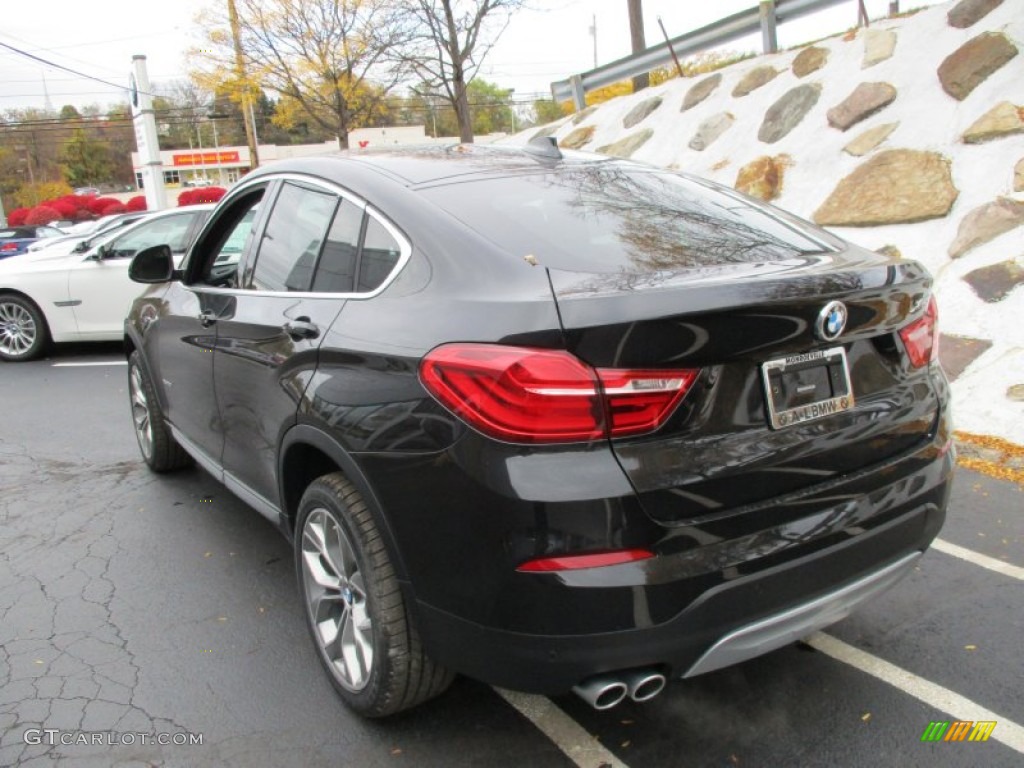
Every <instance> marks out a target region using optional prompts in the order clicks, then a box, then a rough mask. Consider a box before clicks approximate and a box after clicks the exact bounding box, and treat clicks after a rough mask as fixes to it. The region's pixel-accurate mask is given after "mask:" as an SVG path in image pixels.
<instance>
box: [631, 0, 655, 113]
mask: <svg viewBox="0 0 1024 768" xmlns="http://www.w3.org/2000/svg"><path fill="white" fill-rule="evenodd" d="M629 41H630V43H631V44H632V48H633V55H634V56H635V55H636V54H638V53H643V52H644V51H645V50H647V42H646V41H645V40H644V10H643V0H629ZM650 84H651V76H650V75H649V74H648V73H647V72H644V73H643V74H640V75H637V76H636V77H634V78H633V93H636V92H637V91H642V90H643V89H644V88H646V87H647V86H648V85H650Z"/></svg>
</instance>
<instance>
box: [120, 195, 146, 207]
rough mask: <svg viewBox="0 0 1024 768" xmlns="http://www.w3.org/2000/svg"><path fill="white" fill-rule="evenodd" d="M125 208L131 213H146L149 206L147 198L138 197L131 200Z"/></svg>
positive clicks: (143, 196)
mask: <svg viewBox="0 0 1024 768" xmlns="http://www.w3.org/2000/svg"><path fill="white" fill-rule="evenodd" d="M124 207H125V208H127V209H128V210H129V211H145V210H147V208H148V206H147V205H146V196H145V195H136V196H135V197H133V198H132V199H131V200H129V201H128V202H127V203H126V204H125V206H124Z"/></svg>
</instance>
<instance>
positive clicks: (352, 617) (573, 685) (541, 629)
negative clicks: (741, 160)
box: [125, 141, 954, 716]
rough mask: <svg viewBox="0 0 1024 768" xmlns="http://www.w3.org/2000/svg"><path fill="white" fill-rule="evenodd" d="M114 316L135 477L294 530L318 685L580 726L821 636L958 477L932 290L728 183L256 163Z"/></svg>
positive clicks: (593, 170) (890, 570)
mask: <svg viewBox="0 0 1024 768" xmlns="http://www.w3.org/2000/svg"><path fill="white" fill-rule="evenodd" d="M132 275H133V277H134V279H136V280H138V281H139V282H144V283H149V284H151V285H150V287H149V288H148V290H147V291H146V292H145V293H144V294H143V295H142V297H141V298H139V299H138V300H137V301H136V302H135V304H134V306H133V308H132V310H131V313H130V315H129V317H128V318H127V320H126V324H125V344H126V351H127V354H128V359H129V383H130V396H131V407H132V411H133V415H134V424H135V431H136V435H137V437H138V442H139V446H140V448H141V451H142V455H143V457H144V458H145V461H146V462H147V463H148V464H149V466H150V467H151V468H152V469H154V470H156V471H158V472H163V471H167V470H172V469H175V468H179V467H182V466H184V465H186V464H188V463H190V462H192V461H193V460H194V461H195V462H197V463H198V464H200V465H201V466H202V467H203V468H205V469H206V470H207V471H209V472H211V473H212V474H213V475H214V476H215V477H216V478H217V479H218V480H221V481H222V482H223V483H224V484H225V485H226V486H227V487H228V488H229V489H230V490H232V491H233V492H234V493H236V494H237V495H238V496H240V497H241V498H242V499H243V500H244V501H246V502H247V503H248V504H250V505H251V506H252V507H254V508H255V509H256V510H258V511H259V512H261V513H262V514H263V515H265V516H266V517H268V518H269V519H270V520H271V521H272V522H273V523H274V524H275V525H277V526H278V527H279V528H280V529H281V531H282V532H283V533H284V534H285V535H286V536H287V537H288V538H289V539H290V540H291V541H292V542H293V543H294V549H295V562H296V570H297V577H298V583H299V587H300V591H301V595H302V602H303V605H304V607H305V609H306V611H305V612H306V617H307V620H308V624H309V629H310V632H311V634H312V637H313V640H314V643H315V645H316V648H317V650H318V652H319V657H320V659H321V661H322V662H323V664H324V666H325V668H326V670H327V672H328V673H329V675H330V678H331V681H332V682H333V684H334V685H335V687H336V688H337V690H338V691H339V693H340V695H341V696H342V698H343V699H344V700H345V701H346V702H347V703H348V704H349V705H350V706H351V707H353V708H354V709H355V710H357V711H358V712H360V713H363V714H365V715H368V716H383V715H388V714H391V713H394V712H398V711H400V710H403V709H406V708H408V707H411V706H414V705H416V704H418V703H420V702H422V701H424V700H426V699H428V698H430V697H432V696H435V695H437V694H439V693H440V692H442V691H443V690H444V689H445V688H446V686H447V685H448V684H449V683H450V681H451V679H452V676H453V674H455V673H461V674H465V675H468V676H471V677H474V678H477V679H479V680H483V681H486V682H488V683H492V684H495V685H500V686H504V687H508V688H512V689H518V690H524V691H531V692H536V693H544V694H558V693H563V692H567V691H569V690H570V689H571V690H575V691H576V692H577V693H579V694H580V695H581V696H583V697H584V698H586V699H587V700H588V701H590V702H591V703H592V704H593V705H594V706H596V707H599V708H605V707H609V706H614V705H615V704H616V703H618V702H619V701H620V700H622V698H624V697H625V696H630V697H632V698H633V699H635V700H644V699H647V698H650V697H652V696H654V695H656V694H657V693H658V692H659V691H660V690H661V688H662V687H663V686H664V685H665V682H666V680H672V679H678V678H685V677H690V676H693V675H697V674H701V673H704V672H707V671H710V670H714V669H718V668H720V667H723V666H726V665H729V664H734V663H737V662H740V661H743V660H745V659H747V658H750V657H752V656H755V655H757V654H761V653H764V652H766V651H769V650H772V649H774V648H777V647H779V646H781V645H783V644H786V643H788V642H791V641H793V640H795V639H797V638H799V637H801V636H804V635H806V634H808V633H810V632H811V631H812V630H814V629H817V628H819V627H822V626H825V625H827V624H830V623H832V622H835V621H837V620H839V619H841V618H842V617H844V616H845V615H846V614H847V613H849V612H850V611H851V610H852V609H853V608H854V607H856V606H857V605H858V604H860V603H861V602H863V601H865V600H868V599H870V598H872V597H873V596H875V595H876V594H878V593H879V592H881V591H883V590H885V589H887V588H888V587H890V586H891V585H892V584H893V583H895V582H896V581H897V580H898V579H899V578H900V577H901V576H903V575H904V574H905V573H906V572H907V571H908V570H910V569H911V568H912V567H913V565H914V563H915V562H916V561H917V559H918V558H919V557H920V556H921V554H922V552H923V551H924V550H925V549H926V548H927V547H928V545H929V543H930V542H931V541H932V539H933V538H934V537H935V536H936V534H937V533H938V531H939V528H940V527H941V525H942V522H943V519H944V515H945V508H946V503H947V499H948V495H949V487H950V477H951V473H952V468H953V463H954V462H953V453H952V449H951V427H950V417H949V407H948V391H947V387H948V385H947V383H946V380H945V378H944V377H943V374H942V372H941V370H940V368H939V366H938V364H937V362H936V338H937V330H936V308H935V302H934V299H933V298H932V297H931V285H932V280H931V278H930V277H929V275H928V273H927V272H926V270H925V269H924V268H923V267H922V266H920V265H919V264H917V263H915V262H912V261H905V260H904V261H901V260H893V259H890V258H888V257H885V256H882V255H879V254H876V253H872V252H868V251H865V250H863V249H860V248H858V247H856V246H853V245H850V244H848V243H846V242H843V241H842V240H839V239H837V238H836V237H834V236H832V235H830V234H828V233H827V232H824V231H822V230H820V229H818V228H816V227H814V226H812V225H810V224H808V223H806V222H804V221H801V220H799V219H796V218H794V217H792V216H790V215H788V214H786V213H784V212H782V211H779V210H776V209H773V208H771V207H769V206H766V205H763V204H761V203H759V202H756V201H753V200H749V199H747V198H745V197H743V196H741V195H738V194H737V193H735V192H733V191H732V190H729V189H726V188H722V187H719V186H717V185H714V184H711V183H708V182H705V181H702V180H699V179H696V178H692V177H688V176H685V175H680V174H675V173H670V172H667V171H664V170H660V169H657V168H652V167H648V166H644V165H640V164H636V163H632V162H626V161H622V160H616V159H610V158H605V157H599V156H594V155H586V154H573V153H568V152H567V153H565V154H563V153H562V152H560V151H559V150H558V149H557V148H556V147H554V146H553V145H552V144H550V143H545V142H543V141H539V142H536V143H534V144H531V145H530V146H528V147H526V148H524V149H497V148H486V147H471V146H457V147H449V148H433V149H422V150H420V149H417V150H409V151H391V152H382V153H371V152H359V153H353V154H344V153H342V154H339V155H335V156H325V157H317V158H309V159H301V160H294V161H288V162H281V163H277V164H274V165H271V166H268V167H266V168H263V169H260V170H259V171H256V172H254V173H251V174H249V175H248V176H246V178H245V179H244V180H243V181H242V182H241V183H239V184H238V185H237V186H236V187H234V189H232V190H231V191H230V193H229V194H228V195H227V196H226V197H225V198H224V200H223V201H222V202H221V203H220V204H219V206H218V207H217V209H216V210H215V211H214V212H213V214H212V215H211V217H210V219H209V221H208V223H207V224H206V226H205V228H204V230H203V231H202V232H201V233H200V235H199V237H198V238H197V240H196V241H195V243H194V244H193V246H192V247H191V249H190V251H189V253H188V255H187V257H186V260H185V261H184V263H183V265H182V266H181V268H180V269H176V268H175V266H174V263H173V260H172V259H171V257H170V254H169V252H168V250H167V249H165V248H161V247H156V248H153V249H149V250H147V251H144V252H142V253H140V254H139V255H137V256H136V258H135V261H134V263H133V265H132Z"/></svg>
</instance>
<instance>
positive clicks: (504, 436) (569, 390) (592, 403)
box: [420, 344, 698, 443]
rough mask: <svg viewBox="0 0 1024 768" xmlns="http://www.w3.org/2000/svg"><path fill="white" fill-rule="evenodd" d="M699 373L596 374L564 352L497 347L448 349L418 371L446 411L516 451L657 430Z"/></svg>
mask: <svg viewBox="0 0 1024 768" xmlns="http://www.w3.org/2000/svg"><path fill="white" fill-rule="evenodd" d="M697 373H698V371H696V370H678V371H676V370H669V371H643V370H618V369H607V368H602V369H599V370H597V371H595V370H594V369H593V368H591V367H590V366H588V365H587V364H586V363H584V362H582V361H581V360H579V358H577V357H575V356H573V355H572V354H570V353H569V352H566V351H564V350H546V349H527V348H522V347H504V346H500V345H496V344H446V345H444V346H441V347H438V348H436V349H434V350H432V351H431V352H430V353H428V354H427V356H426V357H424V359H423V362H422V363H421V364H420V379H421V380H422V382H423V385H424V387H426V389H427V391H428V392H430V393H431V394H432V395H433V396H434V397H436V398H437V399H438V400H439V401H440V402H441V403H442V404H443V405H444V406H446V407H447V408H448V409H450V410H451V411H452V412H454V413H455V414H456V415H458V416H459V417H461V418H463V419H464V420H465V421H467V422H468V423H469V424H470V425H471V426H473V427H474V428H476V429H478V430H479V431H481V432H483V433H484V434H486V435H490V436H492V437H496V438H498V439H500V440H507V441H510V442H517V443H556V442H575V441H583V440H595V439H598V438H602V437H608V436H612V437H620V436H624V435H635V434H640V433H643V432H649V431H651V430H654V429H657V428H658V427H659V426H661V425H662V424H663V423H664V422H665V419H666V418H668V416H669V415H671V413H672V410H673V409H674V408H675V406H676V405H677V404H678V403H679V401H680V400H682V398H683V396H685V394H686V392H687V390H688V389H689V388H690V386H691V385H692V384H693V382H694V380H695V379H696V377H697ZM609 421H610V425H609V424H608V422H609Z"/></svg>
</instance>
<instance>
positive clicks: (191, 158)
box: [171, 152, 239, 166]
mask: <svg viewBox="0 0 1024 768" xmlns="http://www.w3.org/2000/svg"><path fill="white" fill-rule="evenodd" d="M237 162H239V158H238V152H186V153H184V154H174V155H171V163H172V164H173V165H175V166H182V165H220V164H221V163H237Z"/></svg>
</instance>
